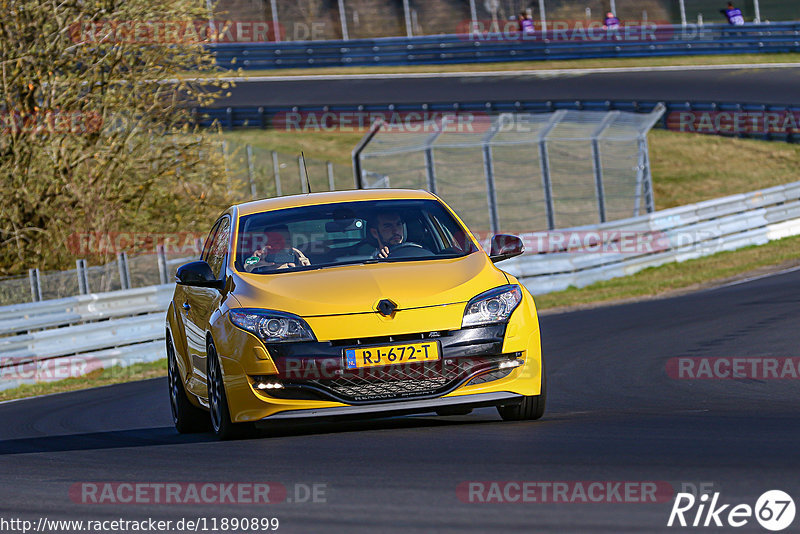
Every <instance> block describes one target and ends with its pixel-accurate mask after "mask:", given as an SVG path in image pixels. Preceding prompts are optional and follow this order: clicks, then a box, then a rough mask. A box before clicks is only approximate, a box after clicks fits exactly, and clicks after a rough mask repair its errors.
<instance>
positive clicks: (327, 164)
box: [325, 161, 336, 191]
mask: <svg viewBox="0 0 800 534" xmlns="http://www.w3.org/2000/svg"><path fill="white" fill-rule="evenodd" d="M325 167H327V169H328V191H336V181H335V180H334V179H333V178H334V177H333V163H331V162H330V161H327V162H325Z"/></svg>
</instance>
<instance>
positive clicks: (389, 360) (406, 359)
mask: <svg viewBox="0 0 800 534" xmlns="http://www.w3.org/2000/svg"><path fill="white" fill-rule="evenodd" d="M344 359H345V367H347V368H348V369H360V368H362V367H377V366H379V365H397V364H403V363H413V362H428V361H434V360H438V359H439V344H438V343H437V342H435V341H430V342H428V343H409V344H407V345H386V346H382V347H364V348H357V349H345V351H344Z"/></svg>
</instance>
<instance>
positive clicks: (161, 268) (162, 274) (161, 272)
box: [156, 245, 169, 285]
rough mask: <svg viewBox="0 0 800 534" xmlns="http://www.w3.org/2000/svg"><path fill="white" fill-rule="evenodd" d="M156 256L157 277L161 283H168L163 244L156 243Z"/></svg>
mask: <svg viewBox="0 0 800 534" xmlns="http://www.w3.org/2000/svg"><path fill="white" fill-rule="evenodd" d="M156 256H157V257H158V279H159V280H160V281H161V284H162V285H163V284H167V283H169V273H168V272H167V251H166V248H165V247H164V245H156Z"/></svg>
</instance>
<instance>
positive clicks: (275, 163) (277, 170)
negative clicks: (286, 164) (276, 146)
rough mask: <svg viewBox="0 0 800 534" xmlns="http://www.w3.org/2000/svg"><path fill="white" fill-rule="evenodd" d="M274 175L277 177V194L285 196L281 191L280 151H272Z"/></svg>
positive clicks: (277, 195)
mask: <svg viewBox="0 0 800 534" xmlns="http://www.w3.org/2000/svg"><path fill="white" fill-rule="evenodd" d="M272 176H273V177H274V178H275V196H276V197H281V196H283V192H282V191H281V165H280V163H278V153H277V152H275V151H274V150H273V151H272Z"/></svg>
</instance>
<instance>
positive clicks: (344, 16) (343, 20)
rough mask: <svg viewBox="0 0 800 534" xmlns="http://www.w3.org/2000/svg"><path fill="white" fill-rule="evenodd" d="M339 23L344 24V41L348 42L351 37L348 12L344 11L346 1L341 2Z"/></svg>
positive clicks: (341, 0) (340, 0)
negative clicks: (348, 27) (348, 32)
mask: <svg viewBox="0 0 800 534" xmlns="http://www.w3.org/2000/svg"><path fill="white" fill-rule="evenodd" d="M339 22H341V24H342V39H343V40H344V41H347V40H348V39H350V36H349V35H348V34H347V12H346V11H345V10H344V0H339Z"/></svg>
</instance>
